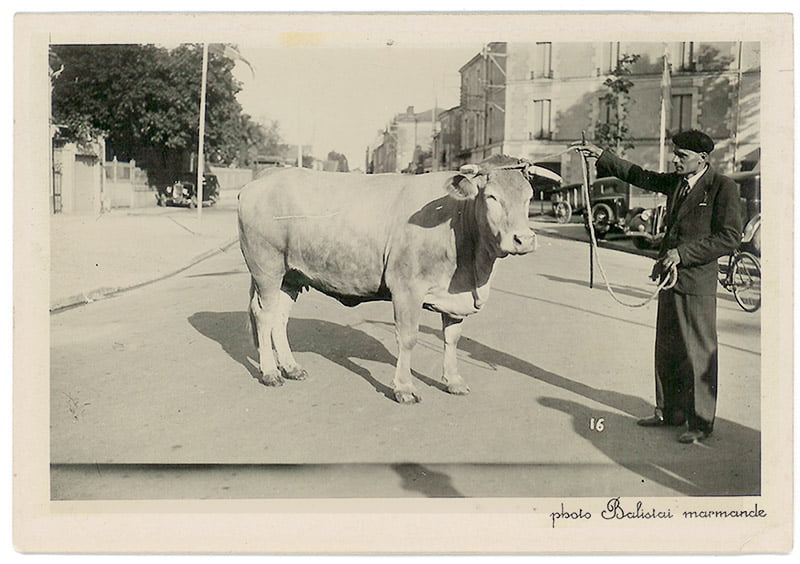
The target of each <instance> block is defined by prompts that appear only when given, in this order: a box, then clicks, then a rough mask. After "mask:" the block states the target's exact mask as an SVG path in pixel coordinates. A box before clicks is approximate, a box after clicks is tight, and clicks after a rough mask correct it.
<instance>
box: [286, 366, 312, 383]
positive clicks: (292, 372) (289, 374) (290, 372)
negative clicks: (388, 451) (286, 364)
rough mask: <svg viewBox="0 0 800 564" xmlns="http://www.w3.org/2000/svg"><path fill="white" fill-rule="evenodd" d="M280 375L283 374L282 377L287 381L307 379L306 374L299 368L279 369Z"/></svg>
mask: <svg viewBox="0 0 800 564" xmlns="http://www.w3.org/2000/svg"><path fill="white" fill-rule="evenodd" d="M281 374H283V377H284V378H286V379H287V380H305V379H306V378H308V372H306V371H305V370H304V369H303V368H300V367H299V366H295V367H293V368H290V369H286V368H281Z"/></svg>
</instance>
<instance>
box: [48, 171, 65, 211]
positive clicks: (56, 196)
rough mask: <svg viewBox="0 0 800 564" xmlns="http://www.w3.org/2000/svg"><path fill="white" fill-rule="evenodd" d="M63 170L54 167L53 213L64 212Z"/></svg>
mask: <svg viewBox="0 0 800 564" xmlns="http://www.w3.org/2000/svg"><path fill="white" fill-rule="evenodd" d="M61 176H62V175H61V168H60V167H58V166H53V201H52V210H51V211H52V213H54V214H55V213H61V212H62V211H63V207H64V206H63V204H62V202H61V184H62V179H61Z"/></svg>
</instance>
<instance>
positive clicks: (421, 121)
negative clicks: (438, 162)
mask: <svg viewBox="0 0 800 564" xmlns="http://www.w3.org/2000/svg"><path fill="white" fill-rule="evenodd" d="M433 120H434V111H433V110H427V111H424V112H419V113H417V112H415V110H414V106H409V107H408V108H407V109H406V111H405V112H404V113H400V114H397V115H395V116H394V118H393V119H392V121H391V123H390V124H389V125H388V126H387V127H386V128H385V129H384V130H383V131H382V132H381V133H380V134H379V138H378V139H377V140H376V141H375V145H374V146H373V147H372V148H371V151H370V153H371V155H372V158H371V159H370V163H369V167H368V170H369V172H372V173H382V172H404V173H412V174H413V173H419V172H427V171H428V170H430V166H431V165H430V152H431V147H432V143H433V131H434V126H433ZM426 161H427V163H428V165H427V166H428V169H427V170H424V169H425V166H426V165H425V162H426Z"/></svg>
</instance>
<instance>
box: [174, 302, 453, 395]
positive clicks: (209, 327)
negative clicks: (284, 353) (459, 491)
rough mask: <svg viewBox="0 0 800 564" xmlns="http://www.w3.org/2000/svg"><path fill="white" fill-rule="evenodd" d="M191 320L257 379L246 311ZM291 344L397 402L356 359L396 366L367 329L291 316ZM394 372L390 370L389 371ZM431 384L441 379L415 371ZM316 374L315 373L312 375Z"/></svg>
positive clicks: (198, 315) (203, 314)
mask: <svg viewBox="0 0 800 564" xmlns="http://www.w3.org/2000/svg"><path fill="white" fill-rule="evenodd" d="M189 323H190V324H191V325H192V327H194V328H195V329H196V330H197V331H198V332H200V333H201V334H202V335H204V336H206V337H208V338H209V339H212V340H214V341H216V342H217V343H219V344H220V346H222V349H223V350H224V351H225V352H226V353H227V354H228V355H229V356H230V357H231V358H233V359H234V360H235V361H237V362H238V363H239V364H241V365H242V366H244V367H245V368H247V370H248V371H249V372H250V374H251V375H252V376H253V378H256V379H258V377H259V372H258V368H257V366H258V362H257V359H258V353H257V351H256V347H255V346H254V345H253V342H252V337H251V335H250V328H249V321H248V315H247V313H246V312H244V311H227V312H211V311H202V312H198V313H195V314H193V315H192V316H190V317H189ZM287 332H288V336H289V343H290V344H291V347H292V350H293V351H294V352H295V353H303V352H311V353H316V354H318V355H320V356H322V357H323V358H326V359H328V360H330V361H331V362H333V363H335V364H338V365H339V366H341V367H342V368H344V369H346V370H349V371H350V372H353V373H354V374H356V375H358V376H360V377H361V378H363V379H364V380H366V381H367V382H368V383H369V384H370V385H372V387H374V388H375V390H376V391H378V392H379V393H381V394H383V395H384V396H385V397H386V398H387V399H390V400H392V401H394V391H393V390H392V388H391V387H390V386H388V385H386V384H384V383H382V382H380V381H379V380H377V379H376V378H375V377H374V376H373V375H372V374H371V373H370V371H369V370H367V369H366V368H364V367H363V366H360V365H358V364H357V363H356V362H354V361H353V359H358V358H361V359H364V360H369V361H374V362H382V363H385V364H388V365H389V366H391V367H392V369H393V368H394V366H395V364H396V362H397V359H396V357H395V356H394V355H393V354H392V353H390V352H389V351H388V350H387V349H386V347H385V346H384V344H383V343H382V342H381V341H379V340H378V339H376V338H374V337H372V336H370V335H368V334H367V333H365V332H364V331H361V330H359V329H356V328H354V327H350V326H347V325H340V324H338V323H332V322H329V321H323V320H319V319H302V318H300V319H299V318H292V319H290V320H289V326H288V330H287ZM388 373H389V374H391V371H390V372H388ZM414 375H415V376H417V377H418V378H420V379H421V380H423V381H424V382H426V383H427V384H429V385H431V386H436V387H439V388H440V389H441V390H444V389H445V387H444V385H443V384H441V383H439V382H435V381H433V380H431V379H430V378H427V377H425V376H421V375H419V374H416V373H414ZM312 376H313V375H312Z"/></svg>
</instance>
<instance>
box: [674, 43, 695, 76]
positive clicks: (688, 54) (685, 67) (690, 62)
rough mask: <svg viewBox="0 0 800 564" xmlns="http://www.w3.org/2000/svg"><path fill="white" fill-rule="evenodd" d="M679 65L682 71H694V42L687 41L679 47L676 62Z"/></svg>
mask: <svg viewBox="0 0 800 564" xmlns="http://www.w3.org/2000/svg"><path fill="white" fill-rule="evenodd" d="M675 62H676V63H678V69H679V70H682V71H693V70H694V66H695V65H694V63H695V61H694V42H692V41H685V42H683V43H680V44H679V45H678V57H677V60H676V61H675Z"/></svg>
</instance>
